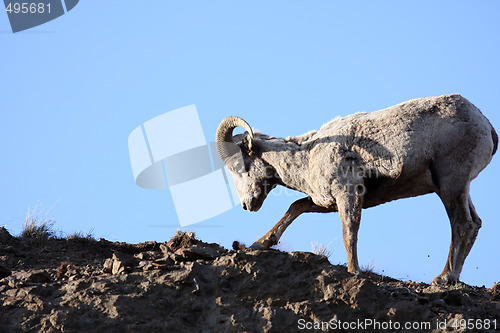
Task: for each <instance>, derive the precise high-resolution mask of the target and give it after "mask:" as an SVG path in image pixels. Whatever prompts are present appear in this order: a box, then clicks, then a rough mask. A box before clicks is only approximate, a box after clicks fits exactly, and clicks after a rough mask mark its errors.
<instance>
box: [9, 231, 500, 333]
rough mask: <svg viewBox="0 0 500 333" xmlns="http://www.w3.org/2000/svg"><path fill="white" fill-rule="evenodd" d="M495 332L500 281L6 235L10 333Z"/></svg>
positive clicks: (186, 245)
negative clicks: (403, 277) (444, 282)
mask: <svg viewBox="0 0 500 333" xmlns="http://www.w3.org/2000/svg"><path fill="white" fill-rule="evenodd" d="M235 247H236V246H235ZM468 319H470V321H469V322H467V320H468ZM408 323H409V325H414V326H412V327H413V328H414V329H413V330H410V329H409V328H408V327H405V326H404V325H408ZM425 323H429V324H425ZM467 324H468V325H469V328H468V329H467V328H466V327H464V326H466V325H467ZM377 325H378V326H377ZM417 325H418V326H417ZM425 325H428V326H425ZM446 325H447V326H448V328H447V327H446ZM456 325H462V327H455V328H454V327H453V326H456ZM479 325H480V326H479ZM495 325H496V327H497V329H500V284H496V285H494V286H493V287H491V288H489V289H487V288H484V287H483V288H478V287H470V286H467V285H463V284H459V285H455V286H450V287H436V286H429V285H427V284H424V283H416V282H402V281H398V280H395V279H392V278H389V277H386V276H380V275H377V274H373V273H363V274H361V275H359V276H354V275H352V274H349V273H348V272H347V270H346V268H345V267H344V266H335V265H331V264H330V263H329V262H328V260H327V258H326V257H324V256H320V255H315V254H312V253H309V252H290V253H288V252H281V251H277V250H265V251H264V250H228V249H225V248H223V247H221V246H219V245H217V244H207V243H204V242H202V241H200V240H197V239H195V238H194V235H193V234H192V233H178V234H177V235H175V236H174V237H173V238H172V239H171V240H170V241H168V242H165V243H158V242H146V243H141V244H126V243H119V242H114V243H112V242H109V241H106V240H104V239H101V240H100V241H96V240H92V239H84V238H75V239H49V240H43V241H36V240H25V239H22V238H18V237H13V236H11V235H10V234H9V233H8V232H7V230H6V229H4V228H0V332H25V331H30V332H297V331H302V332H304V331H306V332H307V331H317V332H320V331H328V330H331V331H341V332H342V331H360V332H376V331H378V332H411V331H413V332H442V331H461V332H466V331H467V332H469V331H470V332H477V331H491V332H494V331H495ZM410 328H411V327H410ZM479 328H480V329H479Z"/></svg>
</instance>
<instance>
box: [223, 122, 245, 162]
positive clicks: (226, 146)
mask: <svg viewBox="0 0 500 333" xmlns="http://www.w3.org/2000/svg"><path fill="white" fill-rule="evenodd" d="M236 127H243V128H244V129H245V130H246V131H247V132H248V134H250V138H251V139H253V131H252V128H251V127H250V125H249V124H248V123H247V122H246V121H245V120H243V119H242V118H240V117H235V116H231V117H227V118H224V119H222V121H221V123H220V125H219V127H218V128H217V132H216V134H215V144H216V147H217V153H219V157H220V158H221V160H223V161H224V162H225V161H226V159H227V158H228V157H229V156H231V155H232V154H234V151H232V150H233V149H230V146H231V144H232V143H233V130H234V129H235V128H236Z"/></svg>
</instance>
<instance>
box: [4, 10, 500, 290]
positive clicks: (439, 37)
mask: <svg viewBox="0 0 500 333" xmlns="http://www.w3.org/2000/svg"><path fill="white" fill-rule="evenodd" d="M0 32H1V33H0V45H1V46H0V47H1V50H2V52H1V54H0V60H1V64H2V68H1V70H0V73H1V74H0V85H1V87H0V97H1V99H0V101H1V102H0V103H1V104H0V105H1V109H2V111H1V112H2V117H1V121H0V153H1V154H0V156H1V157H2V162H1V163H0V175H1V177H0V193H1V200H0V225H4V226H6V227H7V229H8V230H9V231H10V232H11V233H13V234H18V233H19V232H20V231H21V229H22V225H23V223H24V215H25V213H26V211H27V209H28V206H30V205H31V207H33V206H35V205H36V204H37V203H38V206H39V207H41V208H46V209H48V208H49V207H51V206H52V205H53V204H54V203H56V202H57V204H56V206H55V207H54V208H53V209H52V211H51V212H50V216H53V217H54V218H55V219H56V220H57V222H56V224H55V227H56V228H59V229H61V230H62V231H63V232H65V233H70V232H73V231H84V232H86V231H89V230H91V229H93V230H94V235H95V237H97V238H99V237H104V238H106V239H109V240H119V241H126V242H143V241H148V240H156V241H165V240H168V239H169V238H170V237H171V236H172V235H173V233H174V232H175V231H176V229H177V227H176V224H178V221H177V216H176V213H175V209H174V206H173V203H172V198H171V196H170V193H169V192H168V190H145V189H141V188H139V187H137V186H136V185H135V183H134V179H133V176H132V170H131V167H130V161H129V156H128V147H127V138H128V135H129V134H130V132H131V131H132V130H133V129H134V128H135V127H137V126H138V125H140V124H142V123H143V122H144V121H147V120H149V119H151V118H153V117H155V116H157V115H160V114H162V113H164V112H167V111H170V110H173V109H176V108H179V107H182V106H186V105H190V104H196V107H197V109H198V112H199V115H200V119H201V122H202V126H203V130H204V132H205V135H206V138H207V140H213V136H214V134H215V130H216V128H217V125H218V124H219V122H220V120H221V119H222V118H224V117H226V116H229V115H238V116H241V117H243V118H245V119H246V120H247V121H248V122H249V123H250V124H251V125H252V126H253V127H255V128H257V129H259V130H261V131H263V132H264V133H266V134H270V135H274V136H288V135H298V134H301V133H304V132H306V131H308V130H311V129H317V128H319V127H320V126H321V124H323V123H324V122H326V121H328V120H330V119H332V118H334V117H336V116H338V115H341V116H345V115H348V114H351V113H354V112H358V111H374V110H377V109H381V108H385V107H389V106H391V105H394V104H396V103H399V102H403V101H405V100H408V99H411V98H416V97H422V96H435V95H442V94H447V93H460V94H462V95H463V96H464V97H466V98H468V99H469V100H470V101H471V102H472V103H474V104H475V105H476V106H477V107H479V108H480V109H481V110H482V111H483V113H484V114H485V115H486V116H487V117H488V118H489V119H490V121H491V122H492V123H493V125H494V126H495V127H496V128H497V131H499V132H500V113H499V111H500V110H499V109H500V106H499V103H498V96H500V82H499V80H500V2H498V1H493V0H492V1H476V2H471V1H440V2H436V1H418V2H416V1H412V2H410V1H404V2H403V1H384V2H376V3H375V2H374V1H349V2H348V1H343V2H339V1H315V2H314V3H313V2H309V1H272V2H267V1H175V2H174V1H159V0H157V1H119V2H116V1H80V3H79V4H78V5H77V6H76V7H75V8H74V9H73V10H72V11H71V12H69V13H68V14H65V15H63V16H62V17H60V18H58V19H56V20H54V21H51V22H49V23H47V24H44V25H41V26H39V27H36V28H34V29H31V30H29V31H26V32H21V33H17V34H12V33H11V32H10V26H9V23H8V19H7V15H6V13H1V14H0ZM186 131H187V135H189V129H186ZM499 175H500V155H498V156H495V158H494V159H493V162H492V163H491V164H490V165H489V166H488V167H487V168H486V169H485V170H484V171H483V172H482V173H481V174H480V176H479V177H478V178H477V179H476V180H475V181H474V182H473V183H472V191H471V195H472V199H473V201H474V204H475V206H476V208H477V211H478V213H479V215H480V216H481V218H482V220H483V227H482V229H481V230H480V232H479V236H478V238H477V241H476V244H475V246H474V247H473V249H472V251H471V253H470V255H469V257H468V258H467V261H466V263H465V267H464V269H463V272H462V276H461V279H462V280H463V281H464V282H467V283H469V284H476V285H483V284H485V285H486V286H488V287H489V286H491V284H493V282H498V281H500V266H499V265H498V254H499V252H500V242H499V241H498V237H499V235H500V221H499V212H498V209H499V203H500V200H499V196H498V188H499V183H500V176H499ZM298 197H300V194H296V195H294V196H290V195H281V196H275V195H272V194H271V196H270V197H269V198H268V199H267V200H266V202H265V203H264V206H263V207H262V208H261V210H260V211H259V212H257V213H250V212H247V211H243V210H242V209H241V207H235V208H233V209H232V210H231V211H228V212H226V213H224V214H222V215H219V216H217V217H214V218H212V219H210V220H207V221H204V222H202V223H199V224H195V225H191V226H189V227H187V228H186V230H192V231H195V232H196V234H197V236H198V237H199V238H201V239H202V240H204V241H207V242H217V243H220V244H222V245H224V246H226V247H230V245H231V243H232V241H233V240H235V239H237V240H240V241H242V242H244V243H246V244H251V243H252V242H253V241H255V240H256V239H258V238H259V237H260V236H262V235H263V234H264V233H265V232H267V231H268V230H269V229H270V228H271V227H272V226H273V225H274V224H275V223H276V222H277V221H278V220H279V218H280V217H281V216H282V215H283V214H284V212H285V211H286V210H287V208H288V206H289V205H290V204H291V203H292V202H293V201H294V200H295V199H297V198H298ZM196 205H197V203H196V202H193V207H194V208H193V209H196ZM332 240H333V241H332ZM311 241H314V242H315V241H319V242H321V243H324V244H328V243H330V242H331V244H330V248H331V249H332V250H333V254H332V256H331V257H330V261H331V262H332V263H344V262H345V261H346V255H345V250H344V248H343V245H342V233H341V226H340V220H339V217H338V214H333V213H332V214H308V215H303V216H301V217H299V219H298V220H296V221H295V222H294V223H293V224H292V225H291V226H290V227H289V229H288V230H287V231H286V233H285V234H284V236H283V238H282V244H281V245H280V248H281V249H283V250H305V251H309V250H311ZM449 242H450V226H449V221H448V218H447V216H446V213H445V210H444V207H443V206H442V204H441V202H440V200H439V198H438V197H437V196H436V195H427V196H424V197H419V198H412V199H405V200H399V201H396V202H392V203H389V204H385V205H382V206H379V207H375V208H371V209H368V210H365V211H364V212H363V218H362V224H361V229H360V235H359V259H360V263H361V265H373V266H374V268H375V271H377V272H380V273H382V272H383V273H384V274H387V275H390V276H393V277H395V278H403V279H411V280H416V281H424V282H430V281H431V280H432V278H433V277H435V276H436V275H438V274H439V273H440V272H441V270H442V269H443V267H444V263H445V260H446V257H447V254H448V248H449Z"/></svg>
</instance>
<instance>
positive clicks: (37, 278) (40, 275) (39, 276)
mask: <svg viewBox="0 0 500 333" xmlns="http://www.w3.org/2000/svg"><path fill="white" fill-rule="evenodd" d="M26 280H27V281H31V282H35V283H44V282H50V281H51V280H52V277H51V276H50V274H49V273H47V271H46V270H44V269H37V270H35V271H32V272H29V273H28V275H27V276H26Z"/></svg>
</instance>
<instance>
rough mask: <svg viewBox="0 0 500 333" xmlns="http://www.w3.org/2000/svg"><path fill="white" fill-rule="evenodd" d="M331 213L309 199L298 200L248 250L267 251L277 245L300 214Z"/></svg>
mask: <svg viewBox="0 0 500 333" xmlns="http://www.w3.org/2000/svg"><path fill="white" fill-rule="evenodd" d="M333 211H334V210H332V209H327V208H323V207H320V206H318V205H316V204H314V203H313V201H312V199H311V198H310V197H306V198H302V199H299V200H297V201H295V202H294V203H293V204H291V205H290V208H288V211H287V212H286V213H285V215H284V216H283V217H282V218H281V220H280V221H279V222H278V223H277V224H276V225H275V226H274V227H273V228H272V229H271V230H269V231H268V232H267V233H266V234H265V235H264V236H262V237H261V238H260V239H259V240H258V241H256V242H255V243H253V244H252V246H251V247H250V248H252V249H268V248H270V247H271V246H273V245H276V244H278V241H279V240H280V238H281V235H283V233H284V232H285V230H286V228H287V227H288V226H289V225H290V224H292V222H293V221H294V220H295V219H296V218H297V217H298V216H299V215H300V214H302V213H329V212H333Z"/></svg>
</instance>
